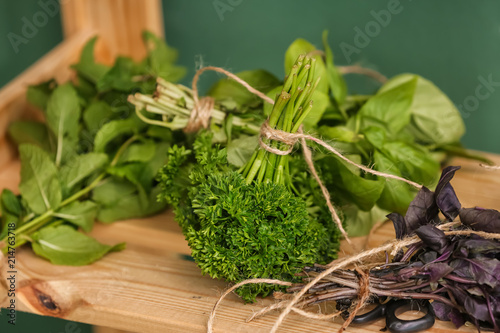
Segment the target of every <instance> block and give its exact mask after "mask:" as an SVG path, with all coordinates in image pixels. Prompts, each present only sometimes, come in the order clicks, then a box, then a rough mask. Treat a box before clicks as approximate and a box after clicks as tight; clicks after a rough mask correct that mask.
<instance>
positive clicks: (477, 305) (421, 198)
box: [288, 167, 500, 332]
mask: <svg viewBox="0 0 500 333" xmlns="http://www.w3.org/2000/svg"><path fill="white" fill-rule="evenodd" d="M458 169H459V167H447V168H445V169H444V170H443V173H442V176H441V178H440V180H439V182H438V184H437V187H436V191H435V192H432V191H430V190H429V189H427V188H425V187H424V188H422V189H421V190H420V192H419V193H418V195H417V196H416V198H415V199H414V200H413V201H412V203H411V204H410V207H409V208H408V211H407V213H406V216H405V217H403V216H401V215H400V214H398V213H392V214H390V215H389V216H388V217H389V218H390V219H391V220H392V221H393V223H394V228H395V230H396V236H397V238H398V239H403V238H404V237H406V236H412V235H415V234H416V235H417V236H418V237H419V238H420V240H421V241H420V242H417V243H414V244H413V245H411V246H409V247H408V248H407V250H406V251H405V252H403V251H402V252H400V253H398V254H397V255H396V256H395V257H394V258H393V260H392V262H391V263H389V262H386V264H383V265H379V266H377V267H375V268H372V269H371V270H370V272H369V278H370V292H371V293H372V298H371V300H372V301H374V302H375V301H378V300H385V299H386V298H392V299H410V298H413V299H428V300H431V301H432V303H431V304H432V308H433V310H434V314H435V315H436V317H437V318H438V319H440V320H445V321H450V320H451V321H452V322H453V323H454V324H455V325H456V327H457V328H459V327H460V326H462V325H463V324H464V323H465V322H466V321H469V322H471V323H473V324H475V325H476V326H477V327H481V328H488V329H494V330H495V332H497V331H498V330H499V328H500V308H499V300H500V293H499V291H500V283H499V276H500V261H499V259H500V257H499V256H500V242H499V241H498V240H496V239H486V238H483V237H480V236H478V235H474V234H467V230H470V229H472V230H474V231H483V232H488V233H500V212H498V211H496V210H493V209H481V208H462V207H461V204H460V202H459V200H458V198H457V197H456V195H455V192H454V190H453V187H452V186H451V184H450V183H449V182H450V180H451V179H452V178H453V176H454V173H455V171H456V170H458ZM440 212H441V213H442V214H443V215H444V216H445V217H446V220H445V221H441V220H440V218H439V213H440ZM457 216H460V222H456V223H455V224H454V225H452V226H451V227H450V228H446V229H444V230H443V227H444V226H443V223H444V222H452V221H455V219H456V217H457ZM445 231H464V235H452V234H448V235H447V234H446V233H445ZM323 269H324V268H323V266H321V265H316V266H314V267H307V268H306V269H305V274H306V275H307V277H306V278H304V283H307V282H308V281H310V280H311V279H313V278H314V277H315V276H316V275H317V274H318V273H319V272H321V271H323ZM357 280H358V277H357V275H356V274H355V272H353V271H351V270H338V271H334V272H332V273H331V274H329V275H328V276H327V277H325V279H324V280H321V281H320V282H319V283H318V287H313V288H312V289H310V291H309V292H308V293H307V294H306V295H305V297H304V300H303V305H307V304H313V303H317V302H321V301H326V300H335V301H337V306H338V308H339V309H340V310H345V311H346V312H347V313H346V315H348V311H349V305H350V304H351V302H352V301H354V300H356V299H357V297H358V291H357V289H356V288H355V286H356V281H357ZM353 282H354V284H353ZM302 286H303V284H297V285H295V286H293V287H291V288H289V289H288V292H294V291H296V290H298V289H300V288H302Z"/></svg>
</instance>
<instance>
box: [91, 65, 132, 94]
mask: <svg viewBox="0 0 500 333" xmlns="http://www.w3.org/2000/svg"><path fill="white" fill-rule="evenodd" d="M139 73H140V70H139V67H138V65H137V64H136V63H135V62H134V61H133V60H132V59H131V58H127V57H118V58H117V59H116V61H115V64H114V65H113V67H111V69H110V70H109V71H107V72H106V73H105V74H104V75H102V76H101V77H100V78H99V80H98V81H97V90H98V91H99V92H103V91H106V90H111V89H116V90H119V91H124V92H129V91H131V90H132V88H134V87H135V86H137V82H134V80H133V77H134V75H137V74H139Z"/></svg>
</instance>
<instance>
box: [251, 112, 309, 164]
mask: <svg viewBox="0 0 500 333" xmlns="http://www.w3.org/2000/svg"><path fill="white" fill-rule="evenodd" d="M301 127H302V126H301ZM263 137H264V138H266V139H268V140H276V141H279V142H282V143H284V144H286V145H287V146H288V149H287V150H281V149H278V148H274V147H271V146H270V145H268V144H267V143H265V142H264V141H263V140H262V138H263ZM298 140H299V139H298V138H297V136H296V135H294V134H293V133H289V132H285V131H282V130H278V129H275V128H272V127H271V126H269V122H268V121H267V120H266V121H265V122H264V123H263V124H262V126H261V127H260V135H259V145H260V147H261V148H262V149H264V150H267V151H268V152H270V153H273V154H276V155H281V156H283V155H288V154H290V153H291V152H292V150H293V146H294V145H295V144H296V143H297V141H298Z"/></svg>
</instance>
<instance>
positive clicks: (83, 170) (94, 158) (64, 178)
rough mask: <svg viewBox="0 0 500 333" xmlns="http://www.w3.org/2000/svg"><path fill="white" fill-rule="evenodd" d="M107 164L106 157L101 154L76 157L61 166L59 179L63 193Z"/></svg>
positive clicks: (69, 190) (68, 191)
mask: <svg viewBox="0 0 500 333" xmlns="http://www.w3.org/2000/svg"><path fill="white" fill-rule="evenodd" d="M107 162H108V156H107V155H106V154H103V153H88V154H84V155H78V156H76V157H75V158H74V159H73V160H71V161H70V162H68V163H66V164H65V165H64V166H62V168H61V170H60V179H61V184H62V186H63V189H64V192H65V193H71V190H72V189H73V188H74V187H75V186H76V185H77V184H79V183H80V182H81V181H82V180H84V179H85V178H87V177H88V176H90V175H91V174H92V173H94V172H95V171H97V170H99V169H101V168H103V167H104V166H105V165H106V163H107Z"/></svg>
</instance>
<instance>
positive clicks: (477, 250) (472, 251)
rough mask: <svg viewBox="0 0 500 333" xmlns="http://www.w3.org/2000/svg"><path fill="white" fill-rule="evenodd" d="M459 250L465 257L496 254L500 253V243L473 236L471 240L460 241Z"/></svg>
mask: <svg viewBox="0 0 500 333" xmlns="http://www.w3.org/2000/svg"><path fill="white" fill-rule="evenodd" d="M457 249H458V250H460V253H461V254H462V255H464V256H465V257H468V256H469V255H476V254H489V253H492V254H496V253H499V252H500V243H499V242H497V241H495V240H492V239H484V238H481V237H479V236H476V235H472V236H471V238H467V239H461V240H459V241H458V243H457Z"/></svg>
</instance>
